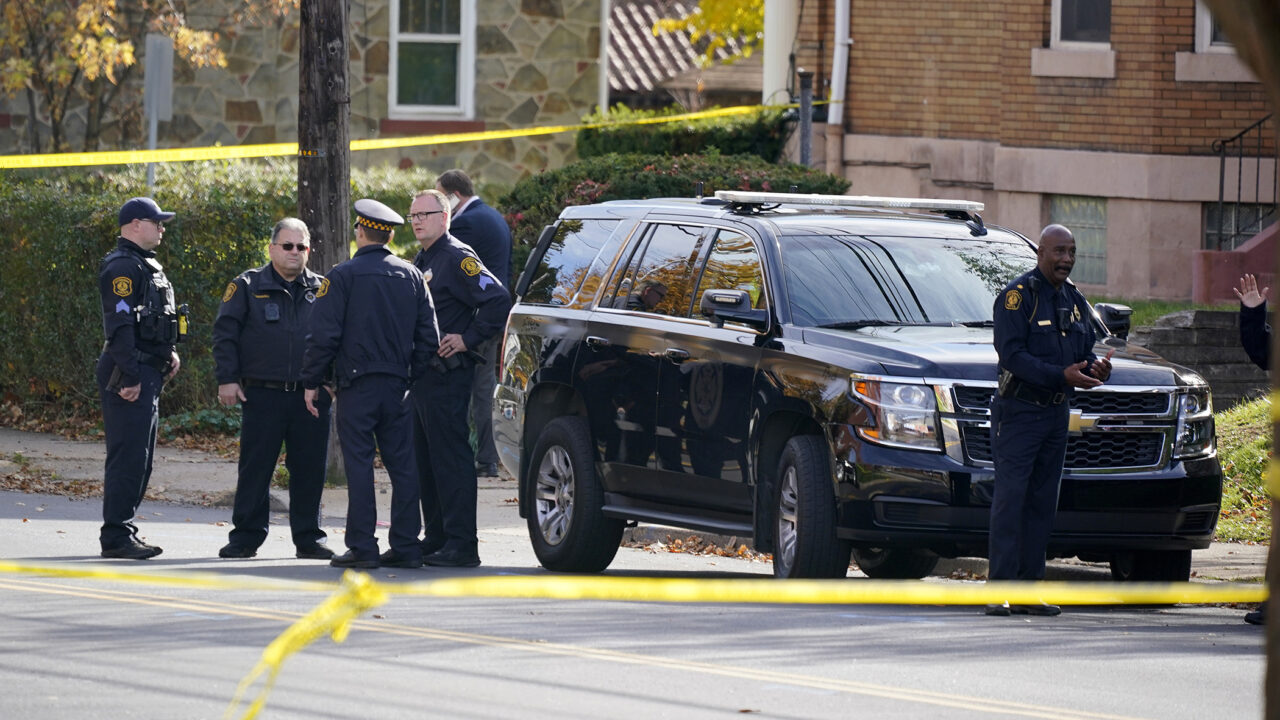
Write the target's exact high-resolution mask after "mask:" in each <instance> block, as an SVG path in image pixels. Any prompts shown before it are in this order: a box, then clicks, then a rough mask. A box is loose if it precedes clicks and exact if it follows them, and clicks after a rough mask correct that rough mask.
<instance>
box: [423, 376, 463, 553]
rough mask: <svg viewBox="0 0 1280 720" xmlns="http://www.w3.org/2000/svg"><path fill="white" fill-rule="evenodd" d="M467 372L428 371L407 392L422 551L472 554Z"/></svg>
mask: <svg viewBox="0 0 1280 720" xmlns="http://www.w3.org/2000/svg"><path fill="white" fill-rule="evenodd" d="M471 378H472V369H471V368H470V367H467V366H464V367H460V368H458V369H456V370H450V371H448V372H444V373H440V372H436V371H434V370H428V371H427V372H426V373H425V374H424V375H423V377H422V378H421V379H420V380H419V381H418V384H417V385H415V386H414V388H413V399H414V409H415V411H416V422H415V428H416V429H415V432H414V452H415V455H416V457H417V461H418V478H419V480H420V482H421V493H422V517H423V520H424V522H425V528H426V529H425V532H424V534H423V541H422V544H423V547H424V548H426V549H428V550H435V549H439V548H444V547H447V548H448V549H450V550H455V549H459V550H474V549H475V547H476V544H477V538H476V492H477V491H476V464H475V455H474V454H473V453H472V452H471V443H470V439H469V437H468V435H469V432H468V428H467V406H468V405H469V404H470V402H471Z"/></svg>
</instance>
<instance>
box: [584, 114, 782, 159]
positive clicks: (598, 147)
mask: <svg viewBox="0 0 1280 720" xmlns="http://www.w3.org/2000/svg"><path fill="white" fill-rule="evenodd" d="M685 112H686V111H685V110H683V109H681V108H679V107H671V108H663V109H659V110H632V109H631V108H628V107H627V106H626V105H622V104H619V105H615V106H614V107H613V109H611V110H610V111H609V114H608V116H602V115H600V114H599V113H596V114H593V115H588V116H586V117H584V118H583V119H582V120H583V122H586V123H601V122H606V123H607V122H617V123H628V124H625V125H621V124H620V125H606V126H604V127H597V128H583V129H582V130H579V131H578V137H577V149H578V157H580V158H589V157H596V156H599V155H608V154H611V153H618V154H624V155H625V154H641V155H686V154H689V153H706V152H719V153H721V154H722V155H755V156H757V157H759V158H760V159H762V160H765V161H767V162H777V161H778V159H779V158H780V157H781V156H782V148H783V146H784V145H785V144H786V141H787V117H786V110H784V109H781V108H760V109H759V110H758V111H757V112H754V113H751V114H748V115H732V116H727V117H712V118H706V119H699V120H682V121H676V122H665V123H660V124H652V123H649V124H633V123H636V121H638V120H639V121H643V120H649V119H656V118H663V117H670V116H672V115H682V114H684V113H685Z"/></svg>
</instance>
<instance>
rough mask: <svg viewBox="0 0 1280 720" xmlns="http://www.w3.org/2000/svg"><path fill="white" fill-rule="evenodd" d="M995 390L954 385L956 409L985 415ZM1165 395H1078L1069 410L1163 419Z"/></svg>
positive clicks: (1088, 393)
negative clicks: (1160, 416) (1148, 416)
mask: <svg viewBox="0 0 1280 720" xmlns="http://www.w3.org/2000/svg"><path fill="white" fill-rule="evenodd" d="M994 394H995V389H994V388H990V387H974V386H967V385H957V386H956V387H955V396H956V405H957V406H958V407H959V409H962V410H967V411H970V412H981V413H986V412H987V411H988V410H990V409H991V396H992V395H994ZM1169 398H1170V395H1169V394H1168V393H1149V392H1147V393H1138V392H1082V391H1077V392H1076V394H1075V397H1073V398H1072V399H1071V407H1073V408H1076V409H1079V410H1080V411H1081V412H1083V413H1084V414H1086V415H1163V414H1165V413H1167V412H1169Z"/></svg>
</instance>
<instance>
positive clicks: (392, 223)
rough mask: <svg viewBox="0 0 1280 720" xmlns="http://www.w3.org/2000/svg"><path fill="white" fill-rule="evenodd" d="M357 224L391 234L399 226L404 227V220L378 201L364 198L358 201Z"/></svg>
mask: <svg viewBox="0 0 1280 720" xmlns="http://www.w3.org/2000/svg"><path fill="white" fill-rule="evenodd" d="M356 224H357V225H364V226H365V227H371V228H373V229H374V230H381V231H383V232H390V231H392V230H395V229H396V226H397V225H403V224H404V218H402V217H400V215H399V214H398V213H397V212H396V211H395V210H392V209H391V208H389V207H387V206H386V205H383V204H382V203H380V202H378V201H377V200H370V199H369V198H364V199H363V200H357V201H356Z"/></svg>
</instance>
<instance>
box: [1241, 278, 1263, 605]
mask: <svg viewBox="0 0 1280 720" xmlns="http://www.w3.org/2000/svg"><path fill="white" fill-rule="evenodd" d="M1232 290H1235V293H1236V297H1238V298H1240V344H1241V345H1243V346H1244V351H1245V353H1246V354H1248V356H1249V359H1250V360H1252V361H1253V364H1254V365H1257V366H1258V368H1259V369H1260V370H1267V369H1269V368H1270V367H1271V325H1270V323H1268V322H1267V293H1268V292H1270V291H1271V288H1269V287H1264V288H1262V289H1261V290H1259V289H1258V278H1256V277H1254V276H1253V274H1252V273H1245V274H1244V275H1243V276H1241V278H1240V287H1238V288H1232ZM1244 621H1245V622H1247V623H1249V624H1250V625H1266V624H1267V604H1266V603H1262V604H1261V605H1259V606H1258V609H1257V610H1251V611H1249V612H1247V613H1245V616H1244Z"/></svg>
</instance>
